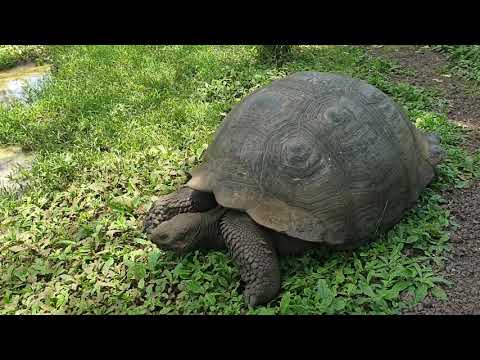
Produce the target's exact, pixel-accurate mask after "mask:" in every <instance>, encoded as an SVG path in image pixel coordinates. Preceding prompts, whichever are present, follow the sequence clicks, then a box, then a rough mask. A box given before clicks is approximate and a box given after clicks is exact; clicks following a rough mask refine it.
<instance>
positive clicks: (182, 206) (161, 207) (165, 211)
mask: <svg viewBox="0 0 480 360" xmlns="http://www.w3.org/2000/svg"><path fill="white" fill-rule="evenodd" d="M217 205H218V204H217V202H216V201H215V197H214V196H213V194H212V193H207V192H203V191H197V190H193V189H191V188H189V187H182V188H180V189H179V190H178V191H176V192H174V193H171V194H168V195H165V196H162V197H161V198H160V199H158V200H157V201H155V203H154V204H153V205H152V207H151V208H150V210H149V212H148V214H147V216H146V218H145V221H144V223H143V231H144V232H146V233H147V234H151V233H152V231H153V230H154V229H155V228H156V227H157V226H158V225H160V224H161V223H162V222H164V221H167V220H170V219H172V218H173V217H174V216H176V215H178V214H183V213H189V212H203V211H207V210H210V209H213V208H215V207H216V206H217Z"/></svg>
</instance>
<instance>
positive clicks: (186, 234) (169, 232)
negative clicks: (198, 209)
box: [150, 213, 203, 254]
mask: <svg viewBox="0 0 480 360" xmlns="http://www.w3.org/2000/svg"><path fill="white" fill-rule="evenodd" d="M202 226H203V224H202V216H201V213H184V214H179V215H177V216H174V217H173V218H171V219H170V220H167V221H164V222H162V223H161V224H160V225H158V226H157V227H156V228H155V229H153V231H152V232H151V235H150V236H151V240H152V242H154V243H155V244H156V245H157V246H158V247H159V248H160V249H163V250H172V251H175V252H176V253H177V254H185V253H187V252H189V251H191V250H193V249H195V248H196V245H197V244H198V242H199V240H200V238H201V235H202Z"/></svg>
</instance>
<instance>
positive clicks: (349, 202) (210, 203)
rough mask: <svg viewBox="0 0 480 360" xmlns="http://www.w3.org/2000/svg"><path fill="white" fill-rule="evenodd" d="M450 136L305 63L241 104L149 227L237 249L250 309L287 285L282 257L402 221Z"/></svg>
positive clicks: (174, 244)
mask: <svg viewBox="0 0 480 360" xmlns="http://www.w3.org/2000/svg"><path fill="white" fill-rule="evenodd" d="M439 142H440V139H439V138H438V136H436V135H434V134H426V133H423V132H422V131H421V130H419V129H417V128H416V127H415V126H414V125H413V123H412V122H411V121H410V120H409V119H408V117H407V115H406V113H405V112H404V111H403V110H402V109H401V108H400V106H399V105H397V104H396V103H395V102H394V101H393V100H392V99H391V98H390V97H389V96H387V95H386V94H384V93H383V92H382V91H380V90H379V89H377V88H375V87H374V86H371V85H369V84H368V83H366V82H364V81H361V80H357V79H353V78H351V77H348V76H343V75H339V74H331V73H319V72H313V71H308V72H299V73H294V74H292V75H290V76H287V77H285V78H282V79H279V80H275V81H273V82H272V83H270V84H269V85H267V86H265V87H263V88H260V89H258V90H257V91H255V92H253V93H252V94H251V95H249V96H247V97H246V98H245V99H243V101H241V102H240V103H239V104H238V105H236V106H235V107H234V108H233V109H232V110H231V111H230V113H229V114H228V115H227V116H226V118H225V119H224V121H223V123H222V124H221V126H220V127H219V129H218V130H217V133H216V136H215V138H214V140H213V142H212V144H210V146H209V147H208V149H207V150H206V152H205V154H204V159H203V162H202V164H201V165H200V166H199V167H198V168H196V169H195V170H193V171H192V172H191V178H190V180H189V181H188V183H187V184H185V185H184V186H182V187H181V188H180V189H179V190H178V191H177V192H175V193H172V194H168V195H166V196H163V197H161V198H160V199H159V200H157V201H156V202H155V203H154V204H153V206H152V208H151V209H150V211H149V213H148V215H147V217H146V219H145V222H144V231H145V232H146V233H147V234H148V235H149V237H150V239H151V240H152V241H153V242H154V243H155V244H157V246H159V247H160V248H162V249H170V250H174V251H176V252H177V253H179V254H183V253H186V252H188V251H191V250H193V249H198V248H210V249H221V248H226V249H227V250H228V253H229V254H230V255H231V256H232V258H233V260H234V263H235V264H236V266H238V268H239V271H240V274H241V279H242V281H243V282H244V283H245V290H244V296H245V299H246V302H247V303H248V304H249V305H250V306H255V305H258V304H263V303H266V302H268V301H270V300H272V299H273V298H275V296H276V295H277V294H278V292H279V289H280V271H279V261H278V256H283V255H295V254H302V253H303V252H304V251H305V250H306V249H310V248H312V247H315V246H318V245H319V244H323V245H331V246H334V247H337V246H338V247H347V248H353V247H357V246H359V245H361V244H364V243H365V242H367V241H368V240H372V239H376V238H378V235H379V234H381V233H382V232H385V231H386V230H388V229H389V228H391V227H392V226H394V225H395V224H396V223H398V222H399V220H400V219H401V218H402V215H403V214H404V213H405V212H406V211H407V210H408V209H410V208H411V207H412V206H413V205H414V204H415V202H416V201H417V199H418V198H419V195H420V193H421V192H422V190H424V189H425V187H426V186H428V184H429V183H430V182H431V181H432V180H433V179H434V177H435V174H436V171H435V166H436V165H437V164H438V163H439V162H440V161H441V160H442V158H443V154H444V152H443V151H442V149H441V147H440V145H439Z"/></svg>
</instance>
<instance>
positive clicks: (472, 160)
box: [0, 46, 479, 314]
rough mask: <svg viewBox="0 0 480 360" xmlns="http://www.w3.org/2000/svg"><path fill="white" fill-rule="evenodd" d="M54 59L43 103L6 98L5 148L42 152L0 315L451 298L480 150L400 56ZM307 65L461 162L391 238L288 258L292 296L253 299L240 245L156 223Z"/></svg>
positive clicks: (285, 292) (452, 163) (2, 111)
mask: <svg viewBox="0 0 480 360" xmlns="http://www.w3.org/2000/svg"><path fill="white" fill-rule="evenodd" d="M48 56H49V61H51V62H53V64H54V65H55V66H54V68H55V73H54V76H53V81H51V82H49V83H48V84H47V86H46V87H45V89H44V90H43V92H42V93H41V94H40V95H39V96H38V99H37V101H36V102H35V103H33V104H31V105H27V106H25V105H16V106H14V107H13V108H11V109H6V108H1V107H0V143H1V144H4V145H7V144H19V145H22V146H24V147H26V148H28V149H32V150H34V151H35V153H36V154H37V160H36V163H35V164H34V167H33V170H32V172H31V173H30V174H25V177H26V178H27V179H28V180H29V181H30V183H31V188H30V189H29V190H28V191H27V193H26V194H24V196H23V197H21V198H18V197H15V196H13V195H9V194H2V195H0V267H1V270H2V271H0V313H2V314H38V313H68V314H144V313H155V314H167V313H168V314H199V313H212V314H239V313H248V314H311V313H314V314H332V313H335V314H342V313H355V314H364V313H369V314H392V313H397V312H399V311H400V310H401V309H403V308H405V307H408V306H412V305H413V304H415V303H416V302H418V301H421V299H422V298H423V297H424V296H425V295H426V294H427V293H428V292H432V293H433V294H434V295H435V296H437V297H440V298H443V297H444V296H445V293H444V290H443V288H444V285H445V281H444V280H443V279H442V278H441V277H439V276H438V270H437V269H438V267H439V266H440V265H441V263H442V261H443V259H444V256H445V254H446V252H447V251H448V249H449V229H450V227H451V225H452V221H451V219H450V217H449V214H448V212H447V211H446V210H445V209H443V208H442V206H441V205H442V202H443V200H442V198H441V197H440V195H439V193H440V191H441V190H442V189H443V188H453V187H462V186H466V184H467V182H468V181H469V180H471V179H472V178H473V177H474V176H476V175H477V173H478V168H479V166H478V157H472V156H470V155H468V154H467V153H465V151H464V150H462V149H461V147H460V145H461V142H462V139H463V136H464V134H463V130H462V129H461V128H459V127H457V126H455V125H453V124H451V123H449V122H448V120H447V119H446V117H445V116H444V115H443V114H442V113H441V112H440V113H439V112H438V111H439V110H438V109H441V108H442V107H441V106H440V105H441V104H444V101H443V100H442V99H440V98H438V97H436V95H435V93H432V92H431V91H430V90H428V89H420V88H416V87H412V86H410V85H407V84H395V83H393V82H392V81H391V80H390V74H391V73H392V71H393V66H392V64H389V63H388V62H386V61H384V60H380V59H374V58H371V57H370V56H369V55H367V54H366V53H365V52H364V51H363V50H361V49H357V48H353V47H345V46H338V47H314V46H305V47H294V49H293V51H292V54H291V56H292V57H291V61H289V62H287V63H285V64H284V65H283V66H281V67H278V66H274V65H271V66H270V65H267V64H261V63H260V62H259V61H258V56H257V50H256V47H254V46H66V47H63V46H62V47H49V48H48ZM301 70H317V71H330V72H340V73H346V74H350V75H353V76H356V77H360V78H363V79H365V80H367V81H368V82H370V83H371V84H373V85H376V86H378V87H379V88H381V89H382V90H384V91H385V92H386V93H388V94H390V95H392V96H393V97H394V98H395V99H396V100H397V101H399V102H400V103H401V104H402V105H404V106H405V107H406V108H407V111H408V113H409V115H410V116H411V118H412V120H413V121H416V122H417V124H418V125H419V126H421V127H424V128H426V129H428V130H436V131H438V132H439V133H441V135H442V138H443V142H444V146H445V147H446V148H447V151H448V154H449V157H448V160H447V161H446V162H445V163H444V164H443V165H442V166H441V168H440V177H439V179H438V180H437V181H436V182H435V183H434V184H433V185H432V186H431V187H430V188H429V189H428V190H427V191H426V192H425V193H424V194H423V196H422V198H421V200H420V201H419V204H418V206H417V207H415V208H414V209H412V210H411V211H410V212H409V214H408V216H406V217H405V219H404V220H403V221H402V222H401V223H400V224H398V225H397V226H396V227H395V228H394V229H393V230H392V231H390V232H389V233H388V234H386V235H385V236H384V237H383V239H381V241H378V242H375V243H373V244H371V245H369V246H365V247H363V248H361V249H358V250H356V251H342V252H331V251H326V250H318V251H313V252H311V253H309V254H307V255H305V256H303V257H300V258H288V259H284V260H282V263H281V266H282V270H283V272H282V273H283V275H282V276H283V277H282V293H281V294H280V295H279V297H278V299H276V300H274V301H272V302H271V303H270V304H268V305H267V306H264V307H260V308H257V309H248V308H247V307H245V305H244V303H243V298H242V295H241V293H240V292H239V285H240V282H239V281H240V276H239V273H238V272H237V271H236V269H235V268H234V266H233V263H232V261H231V260H230V259H229V258H228V257H227V256H226V254H225V253H223V252H205V251H197V252H195V253H192V254H189V255H187V256H184V257H181V258H178V257H176V256H174V255H172V254H170V253H166V252H163V251H161V250H158V249H157V248H156V247H155V246H153V245H152V244H151V243H150V242H149V241H148V240H147V239H146V238H145V236H144V235H143V234H142V233H141V231H140V228H141V226H140V225H141V219H142V216H143V215H144V214H145V213H146V210H147V209H148V207H149V206H150V204H151V203H152V201H153V200H154V199H155V197H156V196H159V195H161V194H165V193H168V192H170V191H173V190H174V189H175V188H176V187H178V186H179V185H180V184H182V183H184V181H185V179H186V172H187V171H188V170H189V169H190V168H191V167H192V166H195V165H196V164H198V163H199V161H200V158H201V154H202V152H203V150H204V149H205V148H206V146H207V144H208V143H209V142H210V141H211V139H212V136H213V134H214V131H215V129H216V127H217V126H218V125H219V123H220V122H221V120H222V118H223V116H224V114H225V113H226V112H228V111H229V110H230V109H231V108H232V106H233V105H234V104H236V103H237V102H238V101H240V99H242V98H243V97H244V96H246V95H247V94H249V93H251V92H252V91H253V90H254V89H256V88H258V87H260V86H262V85H265V84H267V83H268V82H270V81H271V80H273V79H276V78H279V77H281V76H284V75H286V74H289V73H292V72H295V71H301ZM396 71H398V69H396ZM439 104H440V105H439ZM436 111H437V112H436Z"/></svg>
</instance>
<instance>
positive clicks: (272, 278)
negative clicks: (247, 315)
mask: <svg viewBox="0 0 480 360" xmlns="http://www.w3.org/2000/svg"><path fill="white" fill-rule="evenodd" d="M219 225H220V234H221V236H222V237H223V239H224V241H225V245H226V247H227V249H228V252H229V254H230V255H231V256H232V258H233V261H234V262H235V265H236V266H237V267H238V268H239V270H240V275H241V278H242V281H243V282H245V283H246V287H245V291H244V296H245V300H246V302H247V304H248V305H250V306H256V305H259V304H264V303H266V302H268V301H270V300H272V299H273V298H275V296H276V295H277V294H278V291H279V290H280V268H279V264H278V258H277V254H276V250H275V247H274V244H273V240H272V239H271V238H270V237H269V236H268V233H267V231H266V230H265V229H263V228H261V227H260V226H259V225H257V224H256V223H255V222H254V221H253V220H252V219H251V218H250V217H249V216H248V215H247V214H245V213H241V212H238V211H228V212H227V213H226V214H225V215H224V216H223V217H222V219H221V220H220V224H219Z"/></svg>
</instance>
